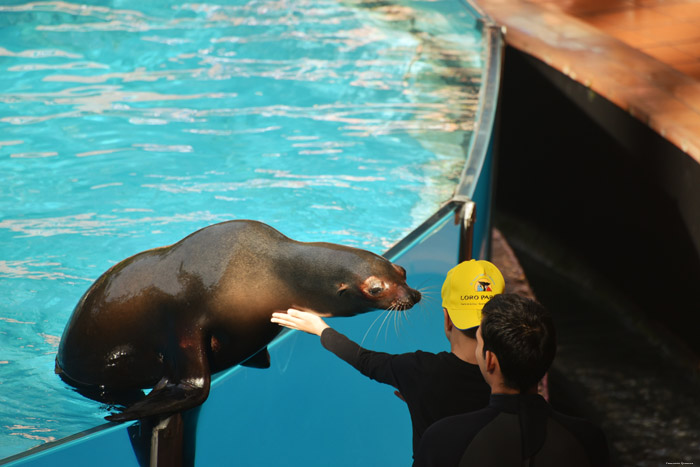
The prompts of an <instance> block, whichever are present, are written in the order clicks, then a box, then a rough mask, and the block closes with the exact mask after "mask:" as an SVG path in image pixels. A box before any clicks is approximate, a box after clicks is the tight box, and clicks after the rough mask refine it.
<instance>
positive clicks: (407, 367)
mask: <svg viewBox="0 0 700 467" xmlns="http://www.w3.org/2000/svg"><path fill="white" fill-rule="evenodd" d="M504 285H505V284H504V280H503V275H502V274H501V272H500V271H499V270H498V268H496V266H494V265H493V264H491V263H490V262H488V261H477V260H469V261H465V262H463V263H460V264H458V265H457V266H455V267H454V268H452V269H451V270H450V271H449V272H448V273H447V277H446V278H445V282H444V283H443V286H442V307H443V312H444V323H445V335H446V336H447V339H448V340H449V342H450V352H440V353H437V354H435V353H431V352H423V351H420V350H419V351H416V352H409V353H403V354H398V355H394V354H387V353H384V352H375V351H372V350H368V349H365V348H362V347H360V346H359V345H358V344H357V343H355V342H353V341H351V340H350V339H348V338H347V337H346V336H344V335H343V334H341V333H339V332H338V331H336V330H334V329H333V328H331V327H330V326H328V324H326V322H325V321H323V319H321V318H320V317H319V316H317V315H315V314H313V313H310V312H304V311H299V310H295V309H289V310H287V312H286V313H273V315H272V322H273V323H278V324H280V325H281V326H286V327H288V328H291V329H298V330H300V331H304V332H307V333H309V334H315V335H317V336H320V337H321V344H322V345H323V346H324V347H325V348H326V349H328V350H330V351H331V352H333V353H334V354H336V355H337V356H338V357H340V358H341V359H343V360H345V361H346V362H347V363H349V364H350V365H352V366H353V367H355V368H356V369H357V370H358V371H360V372H361V373H362V374H363V375H365V376H368V377H369V378H371V379H374V380H375V381H378V382H380V383H385V384H389V385H391V386H393V387H395V388H396V389H397V390H398V394H399V395H400V397H401V398H402V399H403V400H404V401H406V405H407V406H408V410H409V412H410V415H411V423H412V425H413V448H414V452H415V449H416V448H417V447H418V444H419V441H420V439H421V436H422V435H423V432H424V431H425V430H426V429H427V428H428V427H429V426H430V425H431V424H432V423H433V422H435V421H437V420H440V419H442V418H444V417H447V416H450V415H455V414H459V413H464V412H470V411H474V410H478V409H481V408H483V407H485V406H486V405H487V404H488V402H489V393H490V388H489V386H488V385H487V384H486V382H485V381H484V378H483V376H482V375H481V371H480V370H479V366H478V365H477V361H476V357H475V349H476V329H477V327H478V326H479V323H480V322H481V309H482V307H483V306H484V304H486V303H487V302H488V301H489V300H490V299H491V297H493V296H494V295H496V294H500V293H502V292H503V288H504Z"/></svg>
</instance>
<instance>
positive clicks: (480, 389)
mask: <svg viewBox="0 0 700 467" xmlns="http://www.w3.org/2000/svg"><path fill="white" fill-rule="evenodd" d="M321 343H322V344H323V346H324V347H325V348H326V349H328V350H330V351H331V352H333V353H334V354H336V355H337V356H338V357H340V358H342V359H343V360H345V361H346V362H348V363H349V364H350V365H352V366H354V367H355V368H356V369H357V370H359V371H360V372H361V373H362V374H363V375H365V376H368V377H370V378H372V379H373V380H376V381H379V382H380V383H385V384H389V385H391V386H393V387H395V388H396V389H398V390H399V392H400V393H401V396H402V397H403V399H404V400H405V401H406V405H407V406H408V411H409V412H410V414H411V422H412V424H413V449H414V452H415V449H416V448H417V447H418V442H419V441H420V438H421V436H422V435H423V432H424V431H425V430H426V429H427V428H428V427H429V426H430V425H431V424H432V423H433V422H435V421H437V420H439V419H441V418H444V417H447V416H450V415H455V414H458V413H464V412H471V411H473V410H478V409H481V408H484V407H486V405H487V404H488V402H489V392H490V389H489V386H488V385H487V384H486V382H485V381H484V378H483V377H482V376H481V372H480V371H479V367H478V366H477V365H472V364H470V363H467V362H465V361H463V360H460V359H459V357H457V356H456V355H455V354H453V353H450V352H440V353H438V354H434V353H430V352H421V351H417V352H410V353H404V354H398V355H394V354H388V353H384V352H374V351H372V350H367V349H365V348H362V347H360V346H359V345H357V344H356V343H355V342H353V341H351V340H350V339H348V338H347V337H345V336H344V335H343V334H341V333H339V332H338V331H336V330H334V329H333V328H327V329H325V330H324V331H323V333H322V334H321Z"/></svg>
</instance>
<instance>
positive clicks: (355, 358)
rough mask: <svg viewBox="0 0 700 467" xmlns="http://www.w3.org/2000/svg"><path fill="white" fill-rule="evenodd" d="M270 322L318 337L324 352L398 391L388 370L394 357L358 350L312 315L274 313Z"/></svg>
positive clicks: (352, 343) (390, 371)
mask: <svg viewBox="0 0 700 467" xmlns="http://www.w3.org/2000/svg"><path fill="white" fill-rule="evenodd" d="M271 321H272V322H273V323H277V324H280V325H281V326H285V327H288V328H290V329H297V330H299V331H304V332H307V333H309V334H315V335H317V336H320V337H321V344H322V345H323V346H324V347H325V348H326V349H328V350H330V351H331V352H333V353H334V354H336V355H337V356H338V357H339V358H341V359H342V360H345V361H346V362H347V363H349V364H350V365H352V366H353V367H355V369H357V370H358V371H359V372H360V373H362V374H363V375H365V376H367V377H369V378H372V379H373V380H375V381H379V382H380V383H385V384H390V385H391V386H394V387H397V383H396V379H395V377H394V373H393V371H392V369H391V361H392V360H393V358H394V357H396V356H395V355H393V354H388V353H384V352H375V351H373V350H368V349H365V348H364V347H360V346H359V345H358V344H357V343H355V342H353V341H352V340H350V339H348V338H347V337H346V336H344V335H343V334H341V333H339V332H338V331H336V330H335V329H333V328H331V327H330V326H329V325H328V324H326V322H325V321H323V319H322V318H320V317H319V316H316V315H315V314H313V313H308V312H305V311H299V310H295V309H293V308H290V309H289V310H287V313H273V314H272V320H271Z"/></svg>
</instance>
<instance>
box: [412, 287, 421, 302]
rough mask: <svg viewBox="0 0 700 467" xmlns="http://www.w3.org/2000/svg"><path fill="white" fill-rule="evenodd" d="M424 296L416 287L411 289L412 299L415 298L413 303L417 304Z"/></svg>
mask: <svg viewBox="0 0 700 467" xmlns="http://www.w3.org/2000/svg"><path fill="white" fill-rule="evenodd" d="M421 298H423V296H422V295H421V293H420V292H419V291H417V290H415V289H411V299H412V300H413V303H414V304H416V303H418V302H420V299H421Z"/></svg>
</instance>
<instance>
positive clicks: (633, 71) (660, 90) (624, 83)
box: [472, 0, 700, 163]
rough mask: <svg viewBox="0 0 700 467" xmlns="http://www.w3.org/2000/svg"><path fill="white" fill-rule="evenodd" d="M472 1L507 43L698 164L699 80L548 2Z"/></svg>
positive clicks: (517, 0) (519, 0)
mask: <svg viewBox="0 0 700 467" xmlns="http://www.w3.org/2000/svg"><path fill="white" fill-rule="evenodd" d="M472 3H473V4H474V6H475V7H476V8H477V9H480V10H481V11H482V12H483V13H485V14H486V15H487V16H489V17H490V18H491V19H492V20H493V22H495V23H496V24H498V25H501V26H503V27H504V28H505V31H506V33H505V41H506V44H507V45H508V46H511V47H513V48H515V49H518V50H520V51H522V52H524V53H526V54H528V55H531V56H533V57H535V58H536V59H538V60H540V61H542V62H544V63H545V64H547V65H548V66H550V67H551V68H553V69H555V70H557V71H559V72H561V73H562V74H564V75H566V76H567V77H569V78H570V79H572V80H574V81H576V82H578V83H580V84H582V85H584V86H586V87H587V88H589V89H590V90H591V91H593V92H594V93H596V94H598V95H600V96H602V97H604V98H605V99H607V100H609V101H610V102H612V103H613V104H615V105H616V106H618V107H619V108H621V109H622V110H624V111H626V112H628V113H629V114H630V115H632V116H633V117H635V118H636V119H638V120H639V121H640V122H642V123H644V124H645V125H647V126H648V127H649V128H651V129H652V130H654V131H655V132H656V133H658V134H659V135H661V136H662V137H663V138H665V139H666V140H668V141H669V142H670V143H672V144H673V145H675V146H676V147H678V148H679V149H680V150H681V151H683V152H684V153H686V154H688V155H689V156H690V157H691V158H693V159H694V160H695V162H697V163H700V83H698V82H697V81H696V80H694V79H692V78H690V77H688V76H686V75H684V74H683V73H681V72H680V71H677V70H675V69H673V68H671V67H670V66H668V65H666V64H664V63H662V62H660V61H658V60H656V59H654V58H652V57H651V56H649V55H646V54H645V53H643V52H641V51H640V50H638V49H635V48H634V47H631V46H629V45H627V44H625V43H623V42H621V41H620V40H618V39H616V38H614V37H611V36H609V35H608V34H606V33H605V32H603V31H601V30H599V29H597V28H596V27H594V26H592V25H590V24H588V23H586V22H583V21H581V20H579V19H577V18H575V17H573V16H570V15H568V14H566V13H564V12H562V11H560V10H558V9H557V8H556V6H552V5H551V4H550V6H542V5H539V4H537V3H532V2H528V1H525V0H472ZM507 66H508V65H507V63H506V67H507Z"/></svg>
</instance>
